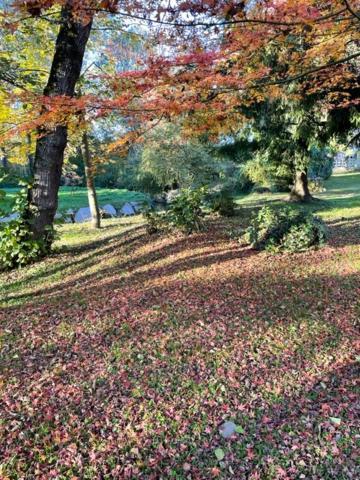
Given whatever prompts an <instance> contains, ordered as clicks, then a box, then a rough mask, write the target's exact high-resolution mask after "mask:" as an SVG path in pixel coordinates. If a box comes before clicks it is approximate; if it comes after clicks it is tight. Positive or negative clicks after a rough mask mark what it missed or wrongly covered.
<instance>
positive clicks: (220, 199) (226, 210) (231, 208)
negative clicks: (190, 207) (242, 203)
mask: <svg viewBox="0 0 360 480" xmlns="http://www.w3.org/2000/svg"><path fill="white" fill-rule="evenodd" d="M209 203H210V208H211V210H213V211H214V212H216V213H218V214H219V215H221V216H223V217H233V216H234V215H235V203H234V200H233V199H232V197H231V195H230V193H229V192H226V191H222V192H219V193H217V194H215V195H213V196H212V197H211V198H210V202H209Z"/></svg>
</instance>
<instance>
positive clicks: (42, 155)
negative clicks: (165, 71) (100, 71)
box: [29, 1, 92, 243]
mask: <svg viewBox="0 0 360 480" xmlns="http://www.w3.org/2000/svg"><path fill="white" fill-rule="evenodd" d="M71 3H72V2H70V1H69V2H67V3H66V4H65V6H64V7H63V9H62V23H61V27H60V30H59V34H58V37H57V40H56V47H55V54H54V58H53V63H52V67H51V71H50V76H49V80H48V84H47V86H46V88H45V90H44V95H46V96H58V95H64V96H69V97H71V96H73V95H74V90H75V85H76V82H77V81H78V79H79V77H80V73H81V67H82V62H83V58H84V52H85V47H86V44H87V41H88V38H89V35H90V31H91V25H92V22H91V21H90V22H89V21H88V23H86V24H82V23H78V21H76V20H74V18H73V16H72V7H71ZM39 134H40V136H39V138H38V140H37V143H36V151H35V158H34V183H33V187H32V189H31V191H30V192H29V205H30V207H35V208H34V209H32V208H31V210H30V211H31V212H33V213H32V214H31V230H32V233H33V236H34V238H36V239H44V240H46V241H48V242H49V243H50V242H51V240H52V239H51V237H49V235H48V227H49V226H50V227H52V225H53V221H54V216H55V213H56V209H57V202H58V200H57V197H58V190H59V185H60V179H61V170H62V165H63V160H64V150H65V147H66V143H67V126H66V125H58V126H57V127H56V128H55V129H53V130H51V131H49V130H46V129H45V128H42V129H41V131H40V132H39Z"/></svg>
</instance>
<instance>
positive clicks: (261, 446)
mask: <svg viewBox="0 0 360 480" xmlns="http://www.w3.org/2000/svg"><path fill="white" fill-rule="evenodd" d="M217 227H218V226H217V225H214V230H213V231H209V232H205V233H204V234H199V235H195V236H193V237H190V238H189V237H177V238H173V239H163V238H160V237H153V238H152V239H151V240H149V237H147V236H146V235H145V233H144V232H143V231H142V230H141V229H136V231H131V232H126V233H125V234H124V235H119V236H114V238H112V237H109V238H108V239H107V243H106V244H105V245H104V244H101V245H99V244H96V251H94V252H92V253H90V254H89V255H87V254H88V253H89V250H87V247H88V246H86V250H85V251H84V250H79V251H77V252H76V253H75V254H74V255H72V256H71V257H70V259H66V260H65V262H64V264H65V266H63V267H60V268H65V269H66V268H69V269H73V268H74V270H75V274H78V277H77V278H75V279H72V278H71V272H70V273H69V276H68V277H65V278H63V279H61V280H59V282H58V284H56V285H53V286H50V287H47V288H44V289H41V290H38V291H34V292H32V294H31V295H32V296H33V297H34V298H32V299H31V301H28V297H29V294H27V295H25V296H24V298H25V297H27V298H26V299H25V302H24V303H23V304H22V305H21V306H13V307H8V308H4V309H2V311H1V312H0V319H1V326H2V327H3V332H5V333H4V338H3V341H2V352H1V353H2V362H1V370H2V373H3V375H4V377H5V378H10V379H11V381H10V382H9V383H8V384H6V386H5V387H6V391H7V393H6V395H7V396H6V402H4V404H3V405H2V407H3V413H4V416H3V418H4V423H3V431H4V434H3V435H4V438H5V439H6V440H7V441H5V442H3V444H2V445H1V446H0V450H1V449H2V450H3V452H2V457H3V458H8V459H10V460H9V461H10V462H13V463H12V465H15V464H16V459H15V460H13V458H14V452H16V455H20V458H22V459H25V460H26V461H29V459H30V463H28V464H29V465H30V466H29V467H28V468H29V470H28V471H27V475H28V476H31V475H33V476H34V475H35V473H34V471H35V470H34V468H35V466H34V465H33V464H34V462H33V463H31V459H32V454H33V453H32V452H34V451H36V452H43V451H48V450H49V449H50V448H52V447H53V445H55V452H54V453H52V454H50V455H49V457H48V458H49V459H47V457H44V458H45V460H41V462H42V463H41V465H40V467H39V468H40V469H42V470H43V471H44V472H45V476H44V478H50V476H49V475H48V474H49V471H50V470H51V469H54V468H55V466H56V465H57V463H56V462H60V463H61V461H62V460H61V459H62V458H63V457H62V455H64V451H66V448H68V446H69V445H74V444H76V445H78V447H77V448H78V450H77V455H76V456H75V455H73V453H71V452H70V453H71V455H72V456H70V457H69V458H70V459H69V460H68V462H69V463H70V464H71V465H72V464H73V463H76V462H78V464H80V465H85V466H88V465H92V462H93V464H94V465H96V468H97V471H98V472H99V476H100V477H101V478H103V477H104V476H105V474H108V471H106V468H107V467H106V465H107V464H106V462H107V458H108V457H109V456H110V455H112V456H113V457H115V458H121V459H123V460H122V462H123V463H124V464H125V460H124V459H127V460H126V461H127V462H128V464H131V465H132V464H133V463H134V464H136V460H134V459H133V457H132V455H133V454H132V452H131V450H132V448H137V449H138V450H139V451H140V452H141V455H142V460H141V464H142V467H141V469H143V470H144V472H145V473H143V475H139V474H137V473H136V471H135V470H133V473H131V470H130V473H131V475H130V474H128V476H125V473H124V469H123V470H121V471H120V473H119V474H118V476H116V475H115V474H112V475H113V476H112V478H119V479H122V478H134V479H135V478H144V479H147V480H149V479H154V480H155V479H158V478H160V477H161V476H164V478H171V477H170V471H171V469H173V470H175V471H176V472H177V474H178V478H182V479H183V478H186V476H184V472H183V465H184V463H190V464H191V468H192V470H191V473H192V474H193V477H194V478H199V479H209V478H211V468H213V467H216V466H218V463H217V462H216V458H215V456H214V450H215V448H217V447H218V446H219V445H222V446H223V448H224V451H225V452H226V458H225V462H228V463H227V464H226V465H231V467H232V470H233V471H234V472H235V474H234V475H235V477H233V478H244V479H245V478H250V475H251V474H252V473H254V472H256V471H258V472H259V475H260V476H259V477H258V478H272V477H271V476H270V474H271V472H270V468H271V464H269V462H268V460H267V459H268V458H271V459H273V462H275V466H279V467H280V466H281V467H282V468H283V467H284V465H286V468H287V469H289V468H291V467H294V468H296V469H297V470H296V473H295V471H293V472H290V471H289V472H288V478H290V479H295V478H299V477H298V475H299V474H300V473H303V474H304V475H305V478H313V479H320V478H321V479H322V478H329V479H334V480H335V479H336V480H340V479H342V478H343V479H344V480H345V479H347V478H352V477H351V475H352V472H353V471H354V468H355V467H354V461H353V458H352V453H351V452H352V448H353V443H354V442H353V439H354V434H353V431H352V429H353V424H354V420H353V418H354V415H355V413H354V412H355V407H354V402H355V397H354V396H353V395H354V394H353V387H354V382H355V380H356V378H355V374H356V364H355V363H352V358H353V352H352V350H351V349H352V346H351V345H352V343H353V341H354V339H355V322H356V318H357V316H358V310H356V308H360V307H356V305H355V301H357V294H358V291H359V289H360V278H359V275H357V274H355V273H351V274H350V273H348V274H345V273H344V274H343V273H342V272H340V273H329V272H328V271H325V272H324V271H322V273H321V272H319V273H316V274H314V273H309V275H307V274H306V273H304V271H305V270H306V266H305V262H309V265H310V266H311V265H312V262H313V265H314V267H316V266H317V265H318V264H317V263H316V262H319V264H321V263H322V262H323V260H324V257H323V256H322V255H323V254H322V252H321V251H320V252H316V253H312V254H305V255H299V256H288V257H286V256H275V257H268V256H266V254H258V253H257V252H255V251H253V250H250V249H246V248H241V247H240V246H239V245H238V244H237V243H236V242H229V240H227V239H226V238H225V237H224V235H223V234H222V232H221V229H219V228H217ZM333 227H334V228H335V229H336V228H338V227H341V224H340V225H337V224H335V225H333ZM339 232H341V230H340V231H339ZM339 232H338V233H339ZM144 249H145V250H144ZM84 255H85V258H84ZM324 255H328V256H329V257H330V256H331V255H332V253H331V252H327V253H324ZM74 257H75V259H74ZM326 258H327V257H326ZM68 260H69V263H66V262H67V261H68ZM87 260H88V263H87V264H86V266H85V267H84V265H83V262H84V261H85V262H86V261H87ZM107 260H110V261H111V262H115V263H114V264H113V263H111V265H107V264H106V261H107ZM102 262H104V265H102ZM97 264H99V266H100V267H99V269H98V270H97V271H95V272H87V268H91V267H95V266H96V265H97ZM299 264H300V266H301V268H302V269H303V270H301V272H302V273H301V274H298V275H296V274H294V275H293V271H292V268H293V267H297V266H299ZM66 265H67V266H66ZM101 265H102V266H101ZM57 268H58V266H55V269H57ZM201 268H203V270H200V269H201ZM60 271H61V270H60ZM52 273H54V270H53V271H52ZM73 273H74V272H73ZM44 275H45V276H44V278H45V279H46V278H51V272H50V271H45V272H44ZM40 276H41V273H40ZM31 280H33V278H30V279H29V280H28V281H31ZM8 298H9V299H10V298H13V299H15V298H18V299H20V298H21V296H16V295H14V296H9V297H8ZM338 362H340V367H337V366H334V367H333V369H331V368H329V364H330V365H331V363H334V365H336V364H337V363H338ZM344 363H346V364H345V365H344ZM267 384H269V385H270V387H267ZM324 385H325V387H324ZM276 387H277V388H278V390H276V391H277V392H278V393H276V392H275V393H274V392H273V391H272V389H275V388H276ZM29 402H30V404H31V402H33V403H34V405H35V408H30V407H29V406H28V403H29ZM240 407H241V408H240ZM53 412H55V413H53ZM229 417H233V418H235V419H236V421H237V422H238V423H239V424H241V425H243V428H244V434H243V435H240V436H238V437H236V439H234V441H231V442H225V441H224V440H222V439H221V438H220V436H219V435H218V433H217V429H218V425H219V423H221V422H222V421H223V420H225V419H227V418H229ZM330 417H334V418H341V421H342V422H343V423H342V424H341V426H340V427H334V425H332V423H331V421H330V420H329V418H330ZM48 418H50V419H51V421H49V420H47V419H48ZM14 419H16V422H15V421H14ZM164 419H165V420H164ZM70 420H71V421H70ZM56 421H58V422H59V424H58V425H57V426H56V425H55V422H56ZM53 422H54V424H53ZM18 425H20V427H21V430H22V431H24V432H26V435H24V436H21V435H14V433H13V428H15V427H16V428H18ZM14 426H15V427H14ZM135 426H136V429H137V430H136V432H135V431H134V429H135ZM59 429H60V432H63V431H66V435H67V437H65V438H67V440H66V441H64V442H62V441H60V443H59V444H57V443H56V442H54V440H53V438H54V437H53V435H54V436H55V438H57V437H56V435H57V434H58V433H57V432H59ZM79 432H80V433H79ZM337 434H340V437H337V436H336V435H337ZM89 442H93V446H94V445H97V446H99V445H101V449H100V448H99V449H98V450H96V455H92V456H91V455H90V454H89V452H90V450H91V448H93V447H90V443H89ZM346 442H347V443H346ZM159 445H160V446H161V445H165V447H164V446H163V447H162V449H160V453H159V448H160V447H159ZM335 447H336V448H335ZM94 448H95V447H94ZM171 449H172V451H171ZM19 452H20V453H19ZM91 452H93V451H92V450H91ZM174 452H175V453H176V454H174ZM249 452H250V453H249ZM323 452H325V454H324V455H323ZM41 458H43V457H41ZM79 458H80V460H81V461H80V460H79ZM54 459H55V460H54ZM58 459H59V460H58ZM75 459H76V461H75ZM99 459H100V460H99ZM52 462H53V463H52ZM96 462H98V463H96ZM99 462H100V463H99ZM25 463H26V462H25ZM123 467H124V465H122V466H121V468H123ZM64 468H65V467H64ZM77 468H78V467H77V466H76V465H74V471H73V472H72V475H74V474H75V473H74V472H77V474H78V475H77V476H78V477H79V478H84V475H83V473H84V472H83V471H82V470H79V471H78V470H77ZM79 468H80V467H79ZM81 468H82V467H81ZM124 468H125V467H124ZM131 468H132V467H131ZM134 468H135V467H134ZM349 472H350V473H349ZM275 473H276V472H275ZM46 475H47V476H46ZM64 475H65V474H64ZM20 476H21V475H20V474H19V475H18V477H16V476H14V475H13V477H14V478H19V477H20ZM65 476H66V475H65ZM326 476H327V477H326ZM100 477H99V478H100ZM29 478H30V477H29ZM255 478H256V477H255ZM273 478H279V479H280V478H281V476H280V474H279V475H278V477H275V476H274V477H273ZM354 478H355V477H354Z"/></svg>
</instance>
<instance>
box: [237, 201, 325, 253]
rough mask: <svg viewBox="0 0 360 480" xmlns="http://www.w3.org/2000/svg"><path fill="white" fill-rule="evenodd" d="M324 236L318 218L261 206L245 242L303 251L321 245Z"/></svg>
mask: <svg viewBox="0 0 360 480" xmlns="http://www.w3.org/2000/svg"><path fill="white" fill-rule="evenodd" d="M326 236H327V234H326V227H325V225H324V223H323V222H322V220H321V219H319V218H317V217H315V216H314V215H312V214H311V213H307V212H305V211H303V210H300V211H296V210H293V209H291V208H289V207H284V208H281V209H274V208H270V207H263V208H262V209H261V210H260V211H259V213H258V214H257V216H256V217H255V218H254V219H253V220H252V222H251V224H250V226H249V228H248V229H247V231H246V234H245V238H246V241H247V242H248V243H250V245H251V246H252V247H253V248H256V249H257V250H268V251H273V252H278V251H288V252H303V251H305V250H307V249H309V248H312V247H315V248H316V247H319V246H321V245H323V244H324V242H325V240H326Z"/></svg>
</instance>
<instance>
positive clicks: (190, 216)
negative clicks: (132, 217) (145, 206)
mask: <svg viewBox="0 0 360 480" xmlns="http://www.w3.org/2000/svg"><path fill="white" fill-rule="evenodd" d="M205 195H206V188H205V187H201V188H199V189H197V190H191V189H184V190H182V191H181V192H180V194H179V195H177V196H176V197H175V198H174V199H173V200H172V202H171V204H170V206H169V208H168V209H167V210H166V211H165V212H161V213H160V212H156V211H155V210H152V209H150V210H147V211H145V212H144V217H145V218H146V220H147V231H148V233H150V234H152V233H157V232H162V231H169V230H180V231H181V232H183V233H186V234H188V235H190V234H191V233H193V232H198V231H200V230H202V229H203V226H204V225H203V221H202V217H203V213H202V210H201V204H202V201H203V199H204V197H205Z"/></svg>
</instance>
